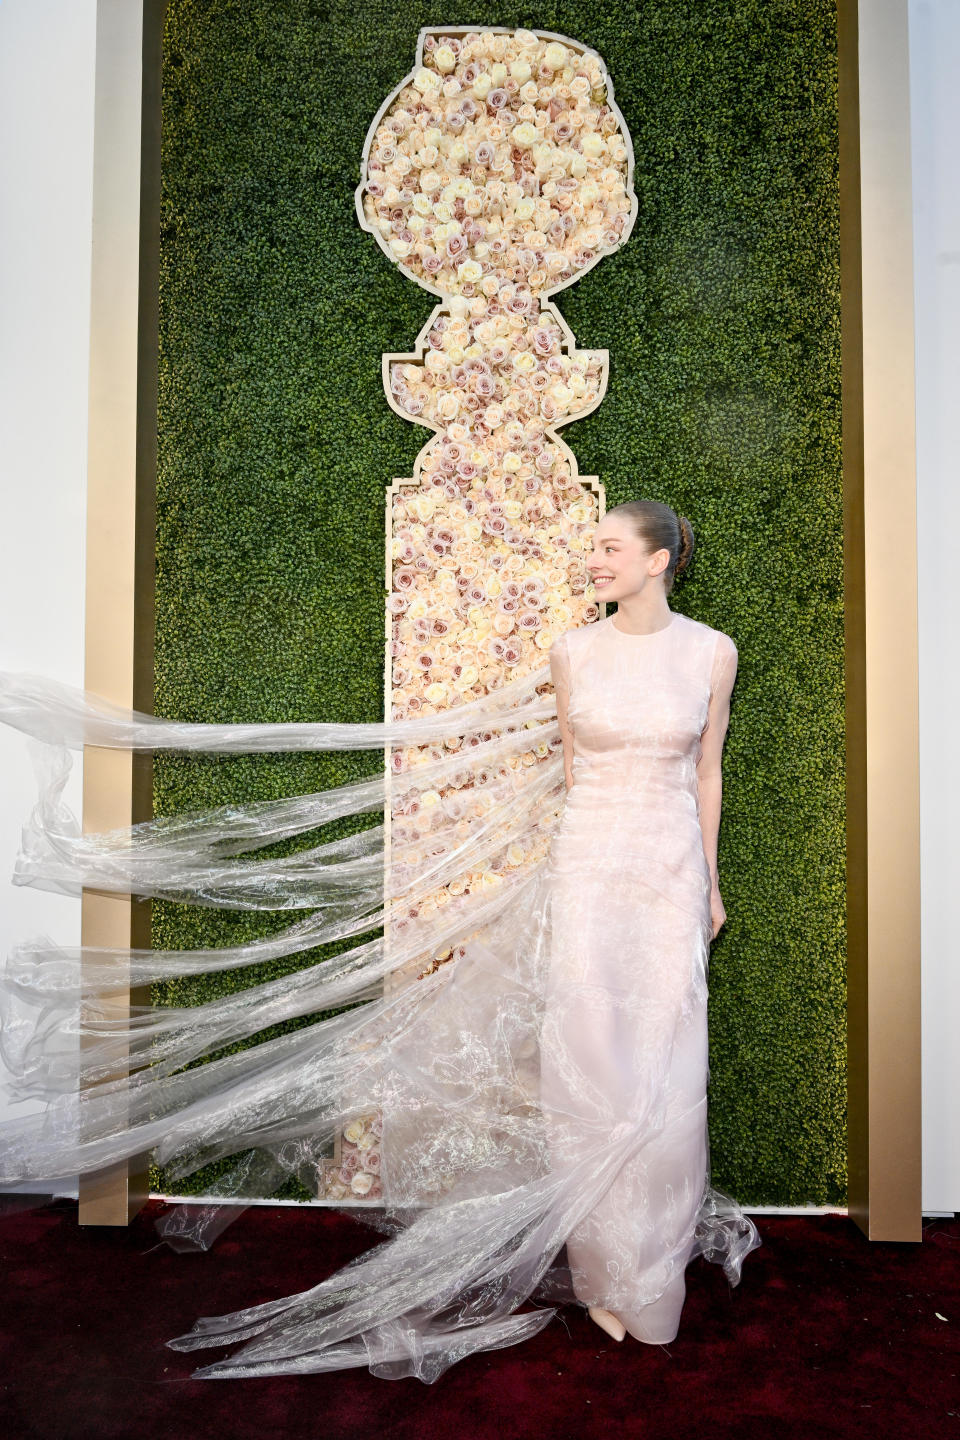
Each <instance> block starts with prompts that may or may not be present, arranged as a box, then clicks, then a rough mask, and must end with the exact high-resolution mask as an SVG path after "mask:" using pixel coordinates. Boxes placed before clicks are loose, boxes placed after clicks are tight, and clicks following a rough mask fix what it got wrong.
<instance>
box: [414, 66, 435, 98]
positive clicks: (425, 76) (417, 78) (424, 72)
mask: <svg viewBox="0 0 960 1440" xmlns="http://www.w3.org/2000/svg"><path fill="white" fill-rule="evenodd" d="M413 85H414V89H416V90H419V91H420V94H421V95H426V93H427V91H428V90H433V91H434V92H436V91H437V90H439V89H440V76H439V75H437V74H436V73H435V72H434V71H433V70H428V69H427V68H426V66H421V68H420V69H419V70H418V71H417V73H416V75H414V77H413Z"/></svg>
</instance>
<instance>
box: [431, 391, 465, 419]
mask: <svg viewBox="0 0 960 1440" xmlns="http://www.w3.org/2000/svg"><path fill="white" fill-rule="evenodd" d="M459 413H460V397H459V396H458V395H457V393H456V391H455V390H445V391H444V393H443V394H442V395H441V396H440V399H439V400H438V401H437V414H438V415H439V417H440V419H441V420H456V418H457V416H458V415H459Z"/></svg>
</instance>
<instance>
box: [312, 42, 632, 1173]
mask: <svg viewBox="0 0 960 1440" xmlns="http://www.w3.org/2000/svg"><path fill="white" fill-rule="evenodd" d="M356 203H357V214H358V216H359V219H360V224H361V226H362V227H363V228H364V229H365V230H368V231H370V233H371V234H372V235H374V236H375V237H376V239H377V242H378V244H379V245H380V246H381V248H382V249H383V250H384V252H385V253H386V254H387V255H388V256H389V258H390V259H391V260H392V261H394V263H396V264H397V265H399V267H400V269H401V270H402V271H403V273H404V274H405V275H408V276H409V277H410V278H411V280H413V281H415V282H416V283H417V284H418V285H422V286H423V287H424V288H425V289H427V290H429V291H430V292H431V293H432V294H434V295H437V296H439V303H438V305H437V306H436V308H435V309H434V311H433V314H432V315H431V316H430V318H429V320H428V321H427V323H426V325H425V326H424V328H423V330H422V331H421V333H420V334H419V335H418V336H417V340H416V344H415V348H414V349H413V351H412V352H410V353H409V354H389V355H385V356H384V357H383V381H384V388H385V390H386V394H387V399H388V401H389V403H390V405H391V406H392V407H393V409H394V410H396V411H397V413H398V414H399V415H402V416H404V418H406V419H409V420H412V421H414V422H415V423H417V424H419V425H424V426H426V427H427V429H429V430H431V431H433V432H434V433H433V435H432V436H431V437H430V439H429V440H428V441H427V443H426V444H425V445H424V447H423V449H422V450H421V451H420V453H419V455H418V456H417V460H416V465H415V473H414V475H413V477H412V478H411V479H400V480H394V481H393V483H392V485H391V486H390V489H389V491H388V494H387V512H386V519H387V524H386V529H387V552H386V583H387V590H388V592H389V594H388V598H387V633H386V655H387V659H386V680H385V693H386V707H387V715H388V717H390V718H392V719H394V720H402V719H404V718H406V717H408V716H421V717H422V716H426V715H431V714H434V713H441V712H443V711H444V710H447V709H448V708H450V707H452V706H455V705H458V704H462V703H464V702H465V701H470V700H473V699H475V698H476V697H478V696H482V695H484V694H486V693H488V692H489V691H491V690H493V689H496V688H498V687H500V686H501V685H503V684H504V683H506V682H507V681H509V680H512V679H514V678H518V677H519V676H521V675H524V674H527V673H529V672H531V671H534V670H537V669H539V668H540V667H541V666H542V665H543V663H544V659H545V655H546V652H547V651H548V650H549V649H550V646H551V645H552V643H553V641H554V639H555V638H556V637H557V636H558V635H560V634H562V633H563V631H565V630H568V629H569V628H570V627H571V626H574V625H579V624H583V623H585V622H589V621H591V620H595V619H597V618H598V616H599V614H600V609H599V606H598V604H597V603H596V601H595V600H593V599H591V598H590V596H589V594H588V577H587V573H586V569H585V565H584V554H583V552H584V551H585V550H587V549H589V546H590V536H591V532H592V530H593V527H594V526H595V524H596V522H597V520H598V519H599V517H600V515H601V514H602V513H603V487H602V486H601V485H600V484H599V483H598V481H597V478H596V477H595V476H579V475H578V473H577V462H576V458H575V456H574V454H573V452H572V450H570V448H569V447H568V446H567V445H566V444H565V443H564V442H563V440H561V439H560V437H559V435H558V433H557V432H558V430H559V428H560V427H561V426H563V425H566V424H568V423H569V422H570V421H571V420H575V419H579V418H580V417H581V416H584V415H587V414H589V412H590V411H591V410H593V409H594V408H595V407H596V406H597V405H598V404H599V403H600V401H601V399H602V398H603V395H604V392H605V390H606V386H607V376H608V365H609V356H608V352H607V351H606V350H578V349H577V347H576V341H575V338H574V336H573V334H572V333H571V331H570V329H569V328H568V326H567V325H566V324H565V322H564V320H563V318H562V316H561V315H560V314H559V312H558V311H557V309H556V307H555V306H554V304H553V303H552V301H550V300H549V299H548V298H547V297H548V296H549V295H551V294H553V292H554V291H557V290H561V289H563V288H564V286H567V285H571V284H573V282H574V281H575V280H577V278H578V277H579V276H580V275H582V274H583V273H584V272H585V271H587V270H589V269H590V268H591V267H592V266H593V265H595V264H596V263H597V261H598V260H600V259H601V258H602V257H603V256H604V255H608V254H610V253H611V252H612V251H613V250H615V249H617V248H618V247H619V246H620V245H622V244H623V243H624V241H625V240H626V239H627V237H628V235H629V233H630V230H631V229H632V226H633V222H634V219H635V217H636V213H637V199H636V196H635V194H634V192H633V150H632V147H631V144H630V137H629V135H628V133H627V129H626V126H625V124H624V121H623V117H622V115H621V114H620V112H619V110H618V109H617V107H616V106H615V105H614V103H613V87H612V85H611V83H610V79H609V76H608V75H607V72H606V69H605V67H604V64H603V61H602V60H601V59H600V57H599V55H597V54H596V53H595V52H594V51H592V50H589V49H587V48H586V47H585V46H583V45H581V44H579V43H578V42H577V41H575V40H570V39H568V38H567V37H566V36H562V35H554V34H551V33H546V32H543V31H533V30H524V29H519V30H507V29H501V28H489V29H487V28H484V29H474V30H462V29H453V28H443V29H439V30H438V29H425V30H423V31H421V34H420V37H419V41H418V46H417V56H416V64H415V67H414V69H413V71H412V72H411V73H410V74H409V75H408V76H407V77H406V78H405V79H404V80H403V81H401V83H400V85H399V86H398V87H397V88H396V90H395V91H394V92H393V94H392V95H390V96H389V97H388V99H387V100H386V101H385V102H384V104H383V106H382V107H381V109H380V111H379V112H378V114H377V116H376V117H375V119H374V121H373V123H372V125H371V127H370V130H369V132H368V135H367V139H366V144H365V146H364V153H363V163H362V179H361V181H360V184H359V185H358V187H357V191H356ZM490 738H491V733H490V732H485V733H481V734H478V735H477V736H466V737H459V736H456V737H451V738H450V739H449V740H448V741H446V742H439V743H438V744H437V745H435V746H433V747H415V748H404V749H399V748H395V749H389V750H388V751H387V754H386V765H387V771H388V773H389V774H391V775H393V776H403V777H406V778H405V785H404V793H403V796H402V797H400V798H398V799H397V801H396V803H393V804H391V805H390V806H389V807H388V813H387V815H386V817H385V819H386V822H387V833H388V835H389V837H390V845H389V846H388V847H387V859H386V865H387V869H388V874H389V882H388V883H389V886H390V889H391V892H392V893H393V894H395V895H402V894H403V893H404V890H405V888H406V887H407V885H408V883H412V882H413V880H415V879H416V880H417V881H418V882H420V888H419V890H418V894H420V895H421V896H422V894H423V891H422V881H423V877H424V874H425V873H429V865H430V837H431V834H432V833H434V829H435V827H443V828H444V829H446V827H450V826H453V827H456V825H457V821H458V818H459V817H462V816H463V815H464V814H466V813H469V807H470V806H471V805H472V804H477V803H481V797H480V796H479V795H478V794H477V791H476V789H475V788H474V787H472V785H471V783H469V778H468V784H467V785H466V786H458V784H457V776H456V774H455V772H452V773H451V779H450V783H449V784H446V785H445V786H444V787H443V788H431V789H425V790H423V791H422V792H417V790H416V789H415V788H414V789H413V790H412V791H411V787H410V785H409V783H407V781H408V779H409V776H408V772H411V771H414V770H415V768H416V767H417V765H418V764H423V763H425V762H427V761H436V760H439V759H441V758H442V757H443V756H444V755H445V754H447V753H449V754H450V756H451V758H453V755H454V752H455V751H456V750H457V749H458V748H459V747H460V746H462V745H463V746H466V745H470V744H476V743H478V742H479V741H481V740H488V739H490ZM556 744H559V742H556ZM556 744H555V745H548V744H547V743H546V742H543V741H540V743H539V744H537V745H535V747H534V748H531V749H528V750H526V751H524V750H522V749H520V748H519V747H518V746H517V745H516V744H514V745H513V746H512V749H511V750H510V751H508V752H506V753H505V755H504V758H503V761H502V765H501V772H502V773H501V781H499V782H498V783H497V784H496V785H494V786H491V785H489V784H486V785H484V787H483V796H482V803H483V804H484V805H485V806H490V805H491V804H494V803H497V804H501V803H502V811H503V839H504V844H503V848H502V851H501V852H500V853H499V854H498V855H497V856H495V857H494V858H493V859H486V860H484V861H483V862H482V863H481V864H480V865H478V866H477V867H476V868H474V869H471V867H470V858H469V855H468V854H465V855H464V857H463V859H464V864H463V868H462V871H461V874H460V875H459V876H458V878H456V879H454V880H452V881H448V882H447V883H445V884H439V885H438V886H437V888H436V890H435V891H433V892H432V893H431V894H428V895H427V897H426V898H425V899H420V901H419V902H418V904H417V905H416V907H414V908H411V910H410V918H413V917H414V916H417V915H421V916H422V913H423V911H424V910H426V911H428V912H429V911H430V910H434V909H437V908H439V907H441V906H443V905H446V904H448V903H449V902H450V900H451V897H452V896H454V895H462V894H464V893H465V892H467V893H469V892H474V891H484V890H490V891H494V890H495V889H496V888H497V887H498V886H500V885H502V884H503V883H504V880H505V878H507V877H508V876H509V875H510V874H511V873H515V872H517V871H519V870H522V869H525V868H526V867H529V866H530V865H532V864H534V863H536V862H537V861H539V860H541V859H542V858H543V855H544V853H545V851H546V849H547V846H548V843H549V825H548V823H546V822H547V821H548V819H549V817H550V816H553V817H554V818H555V817H556V814H557V812H558V810H559V806H560V804H561V799H560V796H558V794H557V793H556V789H555V788H554V790H553V791H552V792H550V793H545V795H544V822H545V823H544V825H543V827H542V828H541V829H539V830H537V829H535V830H534V832H533V834H532V835H531V833H530V832H529V830H528V831H527V832H525V833H524V834H523V835H522V836H520V837H519V838H518V837H517V836H512V835H511V831H510V796H511V794H516V793H517V791H518V789H519V788H520V787H526V786H528V785H530V784H534V785H535V784H536V783H537V769H538V762H539V761H540V760H542V759H543V758H545V757H546V756H547V755H549V754H550V753H551V751H552V750H553V749H554V748H556ZM398 788H399V787H398ZM447 833H448V834H449V831H447ZM404 923H405V922H404V920H403V919H402V918H401V919H398V920H395V921H394V922H393V927H394V929H396V930H399V929H400V928H402V927H403V925H404ZM406 923H409V922H406ZM387 940H388V942H389V927H388V930H387ZM455 953H458V952H457V951H455V950H453V949H447V950H446V951H445V952H444V953H441V954H438V955H434V956H427V957H424V959H423V961H422V962H418V967H416V968H415V969H414V970H413V971H412V972H411V971H410V967H409V966H408V967H407V974H406V980H410V979H411V978H412V979H414V980H415V979H416V978H418V977H419V976H423V975H425V974H428V973H430V972H431V971H433V970H436V969H437V968H438V966H440V965H442V964H443V963H444V962H445V961H447V960H449V959H450V958H451V957H452V956H453V955H454V954H455ZM403 981H404V972H403V970H402V969H401V972H400V975H399V976H398V977H394V979H393V984H400V983H403ZM424 1123H425V1122H424V1121H423V1120H422V1119H421V1122H420V1124H421V1129H420V1130H419V1131H418V1132H414V1131H412V1130H411V1131H409V1133H408V1132H407V1131H406V1130H404V1129H403V1128H402V1127H400V1126H399V1125H398V1126H395V1127H394V1129H393V1130H391V1129H390V1126H389V1125H386V1126H385V1124H384V1117H383V1116H382V1115H381V1114H379V1113H373V1114H367V1115H363V1116H357V1117H356V1118H355V1119H354V1120H353V1121H351V1122H350V1123H349V1124H347V1125H346V1126H345V1127H344V1129H343V1131H342V1134H341V1135H340V1136H339V1137H338V1143H337V1145H336V1147H335V1156H334V1159H333V1160H332V1161H328V1162H325V1163H324V1164H323V1166H322V1173H321V1177H320V1194H321V1196H322V1197H323V1198H325V1199H328V1200H331V1201H343V1200H345V1199H351V1200H364V1199H365V1200H369V1201H376V1200H378V1199H379V1198H380V1197H381V1195H382V1194H383V1188H382V1183H381V1166H382V1167H383V1175H384V1178H386V1175H387V1173H388V1167H389V1166H390V1164H391V1162H392V1160H393V1159H397V1158H398V1157H399V1155H400V1154H401V1152H402V1153H403V1155H404V1163H405V1164H407V1165H413V1166H414V1167H416V1168H418V1172H419V1179H418V1189H419V1191H420V1192H421V1193H422V1192H423V1191H424V1190H430V1189H435V1190H436V1191H438V1192H439V1191H441V1190H442V1189H443V1187H444V1176H443V1174H442V1173H440V1174H437V1175H436V1176H431V1175H429V1135H428V1134H424V1133H423V1124H424ZM412 1149H417V1150H422V1157H418V1156H413V1155H411V1150H412ZM425 1180H426V1183H424V1182H425ZM397 1183H398V1182H395V1183H394V1184H393V1185H391V1187H390V1193H393V1194H395V1193H396V1189H397Z"/></svg>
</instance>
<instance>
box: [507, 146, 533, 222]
mask: <svg viewBox="0 0 960 1440" xmlns="http://www.w3.org/2000/svg"><path fill="white" fill-rule="evenodd" d="M517 129H522V126H517ZM513 133H514V135H516V133H517V131H516V130H514V132H513ZM520 143H521V144H522V142H520ZM536 208H537V202H536V201H535V200H531V199H530V197H529V196H528V195H525V196H524V198H523V199H522V200H518V201H517V203H516V206H515V207H514V211H513V213H514V215H515V216H516V218H517V219H518V220H530V219H532V218H533V215H534V212H535V210H536Z"/></svg>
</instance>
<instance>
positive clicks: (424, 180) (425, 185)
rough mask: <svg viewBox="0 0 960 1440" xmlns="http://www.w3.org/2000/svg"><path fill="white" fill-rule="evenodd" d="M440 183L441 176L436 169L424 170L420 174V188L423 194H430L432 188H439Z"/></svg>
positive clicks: (441, 180) (441, 181) (441, 182)
mask: <svg viewBox="0 0 960 1440" xmlns="http://www.w3.org/2000/svg"><path fill="white" fill-rule="evenodd" d="M442 184H443V176H442V175H439V174H438V173H437V171H436V170H424V171H423V173H422V174H421V176H420V189H421V190H422V191H423V193H424V194H425V195H430V194H432V193H433V191H434V190H439V189H440V186H441V185H442ZM431 208H432V206H431Z"/></svg>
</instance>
